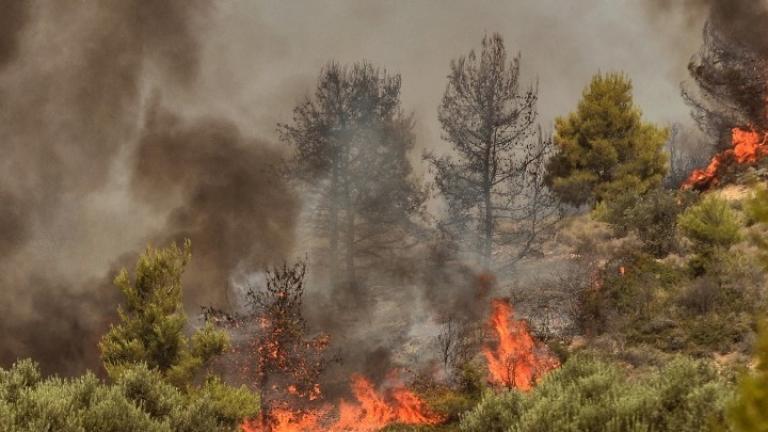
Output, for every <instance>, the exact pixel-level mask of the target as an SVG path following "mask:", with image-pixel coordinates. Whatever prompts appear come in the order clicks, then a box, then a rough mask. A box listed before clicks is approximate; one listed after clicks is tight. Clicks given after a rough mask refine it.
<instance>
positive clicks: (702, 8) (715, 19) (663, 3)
mask: <svg viewBox="0 0 768 432" xmlns="http://www.w3.org/2000/svg"><path fill="white" fill-rule="evenodd" d="M649 4H650V5H651V6H652V7H653V8H654V9H655V10H656V11H659V12H670V11H673V10H679V11H683V12H685V13H687V14H688V16H689V17H690V21H689V22H690V23H691V24H692V25H698V20H697V17H699V16H701V15H705V16H707V19H708V21H709V23H710V24H711V25H713V26H714V27H715V28H716V29H717V31H718V32H720V33H721V34H722V35H723V36H725V37H726V38H728V39H730V40H732V41H734V42H736V43H737V44H738V45H740V46H743V47H745V48H748V49H750V50H752V51H753V52H755V53H757V54H759V55H761V56H766V55H768V29H767V28H766V25H765V23H766V22H767V21H768V3H766V2H765V1H763V0H650V1H649Z"/></svg>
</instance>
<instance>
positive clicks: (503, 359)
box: [242, 299, 560, 432]
mask: <svg viewBox="0 0 768 432" xmlns="http://www.w3.org/2000/svg"><path fill="white" fill-rule="evenodd" d="M491 306H492V307H491V313H490V318H489V321H488V330H490V331H491V333H493V336H494V337H493V338H494V339H495V343H493V344H486V346H485V347H484V348H483V357H484V358H485V360H486V362H487V366H488V383H489V384H490V385H492V386H493V387H497V388H506V389H512V388H516V389H518V390H521V391H527V390H530V389H531V388H532V387H533V386H534V385H535V384H536V382H537V381H538V380H539V379H540V378H541V377H542V376H543V375H544V374H545V373H547V372H548V371H550V370H552V369H555V368H557V367H559V366H560V364H559V362H558V360H557V359H556V358H555V357H554V356H552V355H551V354H550V353H549V352H548V351H547V350H546V348H544V347H542V346H541V345H540V344H539V343H537V341H536V340H535V339H534V337H533V335H532V334H531V333H530V331H529V329H528V325H527V324H526V322H525V321H523V320H516V319H514V313H513V309H512V305H511V304H510V303H509V301H508V300H507V299H494V300H493V301H492V305H491ZM389 377H390V378H389V379H387V382H386V383H384V384H382V385H381V386H378V387H377V386H376V385H374V383H373V382H372V381H371V380H369V379H368V378H366V377H364V376H362V375H357V374H354V375H352V378H351V385H350V387H351V393H352V396H353V400H345V399H340V400H338V401H337V402H336V403H335V404H330V403H327V404H324V405H321V406H319V407H317V406H318V405H317V401H316V400H315V401H313V400H310V398H307V401H310V402H314V403H307V404H306V405H307V406H309V405H312V406H313V408H308V407H307V406H304V407H301V406H291V405H290V404H288V403H283V404H280V405H279V406H273V407H271V408H270V411H269V412H268V413H265V415H266V417H264V418H259V419H252V420H250V421H247V422H245V423H244V424H243V425H242V429H243V431H244V432H320V431H330V432H374V431H377V430H380V429H382V428H384V427H386V426H388V425H391V424H408V425H436V424H440V423H441V422H442V421H443V420H444V419H443V417H442V416H441V415H440V414H438V413H436V412H434V411H432V410H431V409H430V408H429V407H428V406H427V404H426V403H425V401H424V400H423V399H422V398H420V397H419V396H418V395H417V394H416V393H415V392H414V391H412V390H410V389H408V388H407V386H406V385H405V384H403V382H402V381H401V380H400V379H399V378H398V376H397V374H396V373H390V374H389ZM315 388H316V389H318V391H317V392H316V393H313V394H314V395H319V394H320V392H319V384H317V385H316V386H315ZM290 389H291V386H290V385H289V386H288V387H287V391H289V392H290Z"/></svg>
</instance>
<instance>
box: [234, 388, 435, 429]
mask: <svg viewBox="0 0 768 432" xmlns="http://www.w3.org/2000/svg"><path fill="white" fill-rule="evenodd" d="M352 393H353V395H354V397H355V401H354V402H348V401H344V400H342V401H341V402H340V403H339V407H338V418H337V420H335V421H330V422H327V421H324V420H325V419H327V418H328V417H330V414H331V413H330V411H331V410H330V408H327V407H326V408H321V409H318V410H309V411H304V412H296V411H291V410H289V409H285V408H276V409H273V410H272V412H270V414H269V419H268V423H269V425H268V426H267V428H266V430H265V428H263V427H262V426H261V425H260V424H259V422H257V421H253V422H246V423H245V424H243V425H242V429H243V431H244V432H267V430H268V431H270V432H326V431H327V432H374V431H378V430H379V429H382V428H384V427H386V426H387V425H390V424H394V423H402V424H411V425H434V424H438V423H440V422H441V421H442V420H443V419H442V417H441V416H439V415H437V414H435V413H433V412H431V411H430V410H429V409H428V408H427V406H426V404H425V403H424V401H422V400H421V399H420V398H419V397H418V396H417V395H416V394H415V393H413V392H412V391H410V390H408V389H406V388H404V387H396V388H394V389H392V390H391V392H389V393H388V394H382V393H379V392H378V391H376V388H375V387H374V386H373V384H372V383H371V382H370V381H369V380H368V379H366V378H365V377H363V376H360V375H355V376H354V377H353V378H352ZM327 423H330V424H327Z"/></svg>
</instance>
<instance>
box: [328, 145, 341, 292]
mask: <svg viewBox="0 0 768 432" xmlns="http://www.w3.org/2000/svg"><path fill="white" fill-rule="evenodd" d="M330 194H331V196H330V205H329V209H328V218H329V219H330V220H329V224H330V227H329V230H330V233H329V236H330V239H329V241H330V246H329V248H330V251H329V255H330V256H329V260H330V268H331V269H330V270H331V285H332V286H333V287H336V286H338V284H339V203H338V200H339V163H338V157H334V160H333V167H332V173H331V191H330Z"/></svg>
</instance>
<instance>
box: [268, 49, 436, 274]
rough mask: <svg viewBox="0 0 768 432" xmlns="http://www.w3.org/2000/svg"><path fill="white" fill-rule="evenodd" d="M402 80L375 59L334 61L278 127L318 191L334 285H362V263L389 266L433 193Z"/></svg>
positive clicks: (298, 170) (297, 171)
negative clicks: (422, 171)
mask: <svg viewBox="0 0 768 432" xmlns="http://www.w3.org/2000/svg"><path fill="white" fill-rule="evenodd" d="M400 83H401V78H400V75H398V74H390V73H388V72H387V71H386V70H382V69H379V68H377V67H375V66H373V65H372V64H370V63H366V62H362V63H356V64H354V65H352V66H350V67H345V66H341V65H339V64H337V63H330V64H328V65H327V66H325V67H324V68H323V70H322V71H321V72H320V77H319V78H318V83H317V88H316V90H315V92H314V95H313V96H312V97H307V99H306V100H305V101H304V102H303V103H301V104H300V105H298V106H297V107H296V108H295V109H294V115H293V122H292V123H290V124H281V125H278V126H279V130H280V133H281V138H282V140H283V141H284V142H286V143H289V144H291V145H292V146H293V147H294V149H295V152H296V153H295V159H294V161H295V165H294V171H293V174H294V175H295V176H296V177H297V178H299V179H302V180H304V181H305V184H307V185H308V186H309V187H310V188H311V189H312V190H314V191H315V192H317V193H318V196H319V201H318V202H319V203H318V206H317V208H316V211H317V221H318V230H317V233H318V236H319V237H320V238H321V239H323V240H326V241H327V244H328V253H327V257H328V262H327V264H328V267H329V270H330V275H331V279H332V283H333V284H334V285H336V284H337V283H339V282H346V283H354V282H355V279H356V277H355V273H356V271H357V269H358V268H359V267H362V266H366V265H368V266H370V265H371V264H373V265H374V266H375V267H376V268H379V269H381V268H382V267H383V266H384V265H385V262H386V261H385V259H384V258H385V257H387V256H388V254H387V251H390V250H392V249H395V248H396V247H403V246H404V245H405V244H407V241H406V238H407V234H408V233H409V231H411V228H412V223H411V220H410V219H411V217H412V216H414V215H416V214H418V213H419V212H420V210H421V207H422V204H423V202H424V199H425V194H424V193H423V191H422V189H421V187H420V185H419V184H418V182H417V181H416V179H415V178H414V176H413V175H412V167H411V163H410V160H409V159H408V152H409V151H410V150H411V149H412V148H413V132H412V129H413V120H412V118H411V116H409V115H405V114H404V113H403V112H402V108H401V103H400ZM390 255H391V254H390ZM341 265H343V266H344V270H345V272H344V274H343V275H342V274H341V272H340V270H341Z"/></svg>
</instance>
